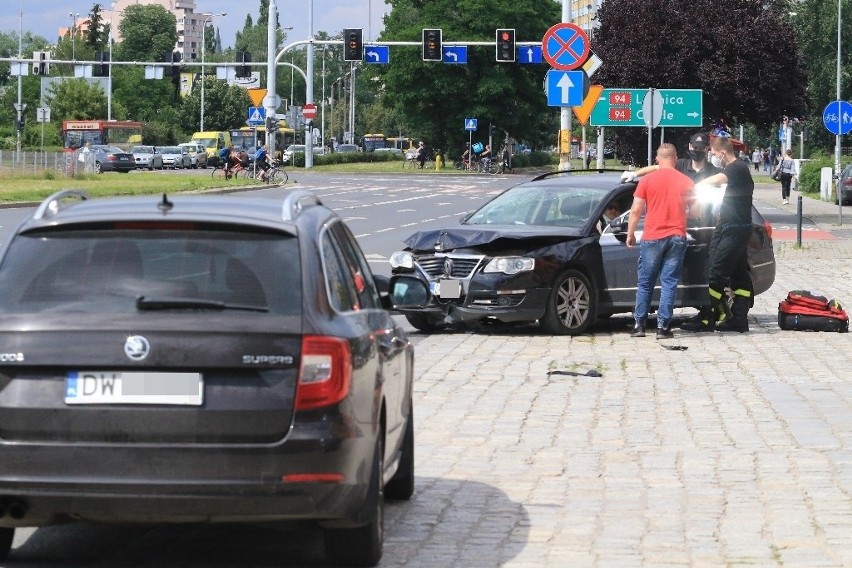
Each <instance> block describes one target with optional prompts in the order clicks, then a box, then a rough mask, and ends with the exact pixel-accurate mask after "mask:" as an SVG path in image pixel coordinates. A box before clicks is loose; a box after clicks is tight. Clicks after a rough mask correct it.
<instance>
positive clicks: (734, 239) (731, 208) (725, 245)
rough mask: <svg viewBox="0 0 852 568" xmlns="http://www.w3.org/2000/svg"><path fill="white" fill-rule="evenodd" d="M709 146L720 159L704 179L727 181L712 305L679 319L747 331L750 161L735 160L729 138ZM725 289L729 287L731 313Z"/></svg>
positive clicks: (713, 255) (689, 325)
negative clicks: (717, 167)
mask: <svg viewBox="0 0 852 568" xmlns="http://www.w3.org/2000/svg"><path fill="white" fill-rule="evenodd" d="M711 151H712V152H713V153H714V154H715V155H716V156H717V158H719V159H720V160H721V162H722V164H723V169H722V171H721V172H720V173H718V174H716V175H714V176H711V177H709V178H707V179H706V180H704V183H705V184H707V185H710V186H715V187H718V186H721V185H722V184H727V187H726V189H725V190H724V196H723V198H722V203H721V206H720V210H719V219H718V221H717V223H716V228H715V229H714V231H713V237H712V239H711V241H710V251H709V253H710V267H709V272H710V274H709V281H710V282H709V286H708V295H709V300H710V305H709V306H708V307H705V308H702V309H701V310H700V311H699V312H698V314H697V315H696V316H695V317H694V318H692V319H690V320H688V321H685V322H684V323H683V325H681V329H682V330H684V331H713V330H714V329H715V330H716V331H737V332H746V331H748V319H747V316H748V311H749V309H750V308H751V306H752V303H753V302H754V297H753V296H754V288H753V285H752V281H751V276H750V274H749V269H748V241H749V237H750V236H751V231H752V226H751V208H752V199H753V196H754V180H753V179H752V177H751V172H749V169H748V165H746V164H745V163H744V162H743V161H742V160H738V159H737V158H736V155H735V154H734V146H733V144H731V141H730V139H728V138H716V139H715V140H713V143H712V144H711ZM725 288H730V289H731V291H732V292H733V303H732V305H731V309H730V315H729V313H728V310H727V298H726V296H725Z"/></svg>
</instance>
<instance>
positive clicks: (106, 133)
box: [62, 120, 142, 152]
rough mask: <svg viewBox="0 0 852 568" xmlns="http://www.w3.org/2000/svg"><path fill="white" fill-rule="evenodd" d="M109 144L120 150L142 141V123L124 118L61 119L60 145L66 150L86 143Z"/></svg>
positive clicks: (74, 148) (71, 150)
mask: <svg viewBox="0 0 852 568" xmlns="http://www.w3.org/2000/svg"><path fill="white" fill-rule="evenodd" d="M86 142H91V143H92V144H109V145H111V146H118V147H119V148H121V149H122V150H129V149H130V147H131V146H133V145H135V144H141V143H142V123H141V122H130V121H124V120H63V121H62V146H63V147H64V148H65V151H66V152H73V151H75V150H79V149H80V148H82V147H83V146H85V145H86Z"/></svg>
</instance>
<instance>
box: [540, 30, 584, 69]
mask: <svg viewBox="0 0 852 568" xmlns="http://www.w3.org/2000/svg"><path fill="white" fill-rule="evenodd" d="M541 54H542V57H544V60H545V61H547V63H548V64H549V65H550V66H551V67H553V68H554V69H558V70H559V71H572V70H574V69H577V68H578V67H580V66H582V65H583V63H585V62H586V59H588V57H589V36H588V35H586V32H585V31H583V29H582V28H581V27H580V26H578V25H576V24H572V23H569V22H560V23H558V24H556V25H554V26H551V27H550V29H548V30H547V31H546V32H545V34H544V38H542V40H541Z"/></svg>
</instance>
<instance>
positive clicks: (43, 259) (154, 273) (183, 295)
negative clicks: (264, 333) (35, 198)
mask: <svg viewBox="0 0 852 568" xmlns="http://www.w3.org/2000/svg"><path fill="white" fill-rule="evenodd" d="M299 258H300V257H299V251H298V240H297V239H296V238H295V237H292V236H288V235H280V234H266V233H250V232H249V233H247V232H235V231H222V230H175V229H168V230H136V229H130V230H127V229H122V230H118V229H110V230H81V231H50V232H38V233H28V234H25V235H19V236H18V237H16V238H15V239H14V240H13V241H12V242H11V243H9V250H8V252H7V254H6V256H5V258H4V259H3V263H2V265H0V313H6V314H12V313H33V312H43V311H51V312H77V313H127V312H134V311H137V300H138V299H139V298H140V297H145V298H146V299H149V300H190V301H191V300H197V301H209V302H221V303H223V304H226V305H229V306H235V307H237V308H239V307H243V308H247V309H256V310H257V311H258V312H268V313H271V314H286V315H298V314H300V313H301V297H302V291H301V276H300V275H301V266H300V261H299Z"/></svg>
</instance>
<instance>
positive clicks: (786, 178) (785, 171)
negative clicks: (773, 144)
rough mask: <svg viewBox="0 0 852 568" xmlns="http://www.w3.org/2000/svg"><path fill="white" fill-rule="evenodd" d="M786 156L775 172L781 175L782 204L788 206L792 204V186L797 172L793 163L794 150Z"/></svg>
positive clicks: (787, 152)
mask: <svg viewBox="0 0 852 568" xmlns="http://www.w3.org/2000/svg"><path fill="white" fill-rule="evenodd" d="M785 154H786V155H785V156H784V157H782V158H781V161H780V162H778V165H777V166H775V171H777V172H778V173H779V174H781V203H783V204H784V205H787V204H789V203H790V185H791V184H792V182H793V174H794V172H795V171H796V162H794V161H793V151H792V150H790V149H789V148H788V149H787V151H786V153H785ZM775 171H773V173H775Z"/></svg>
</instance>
